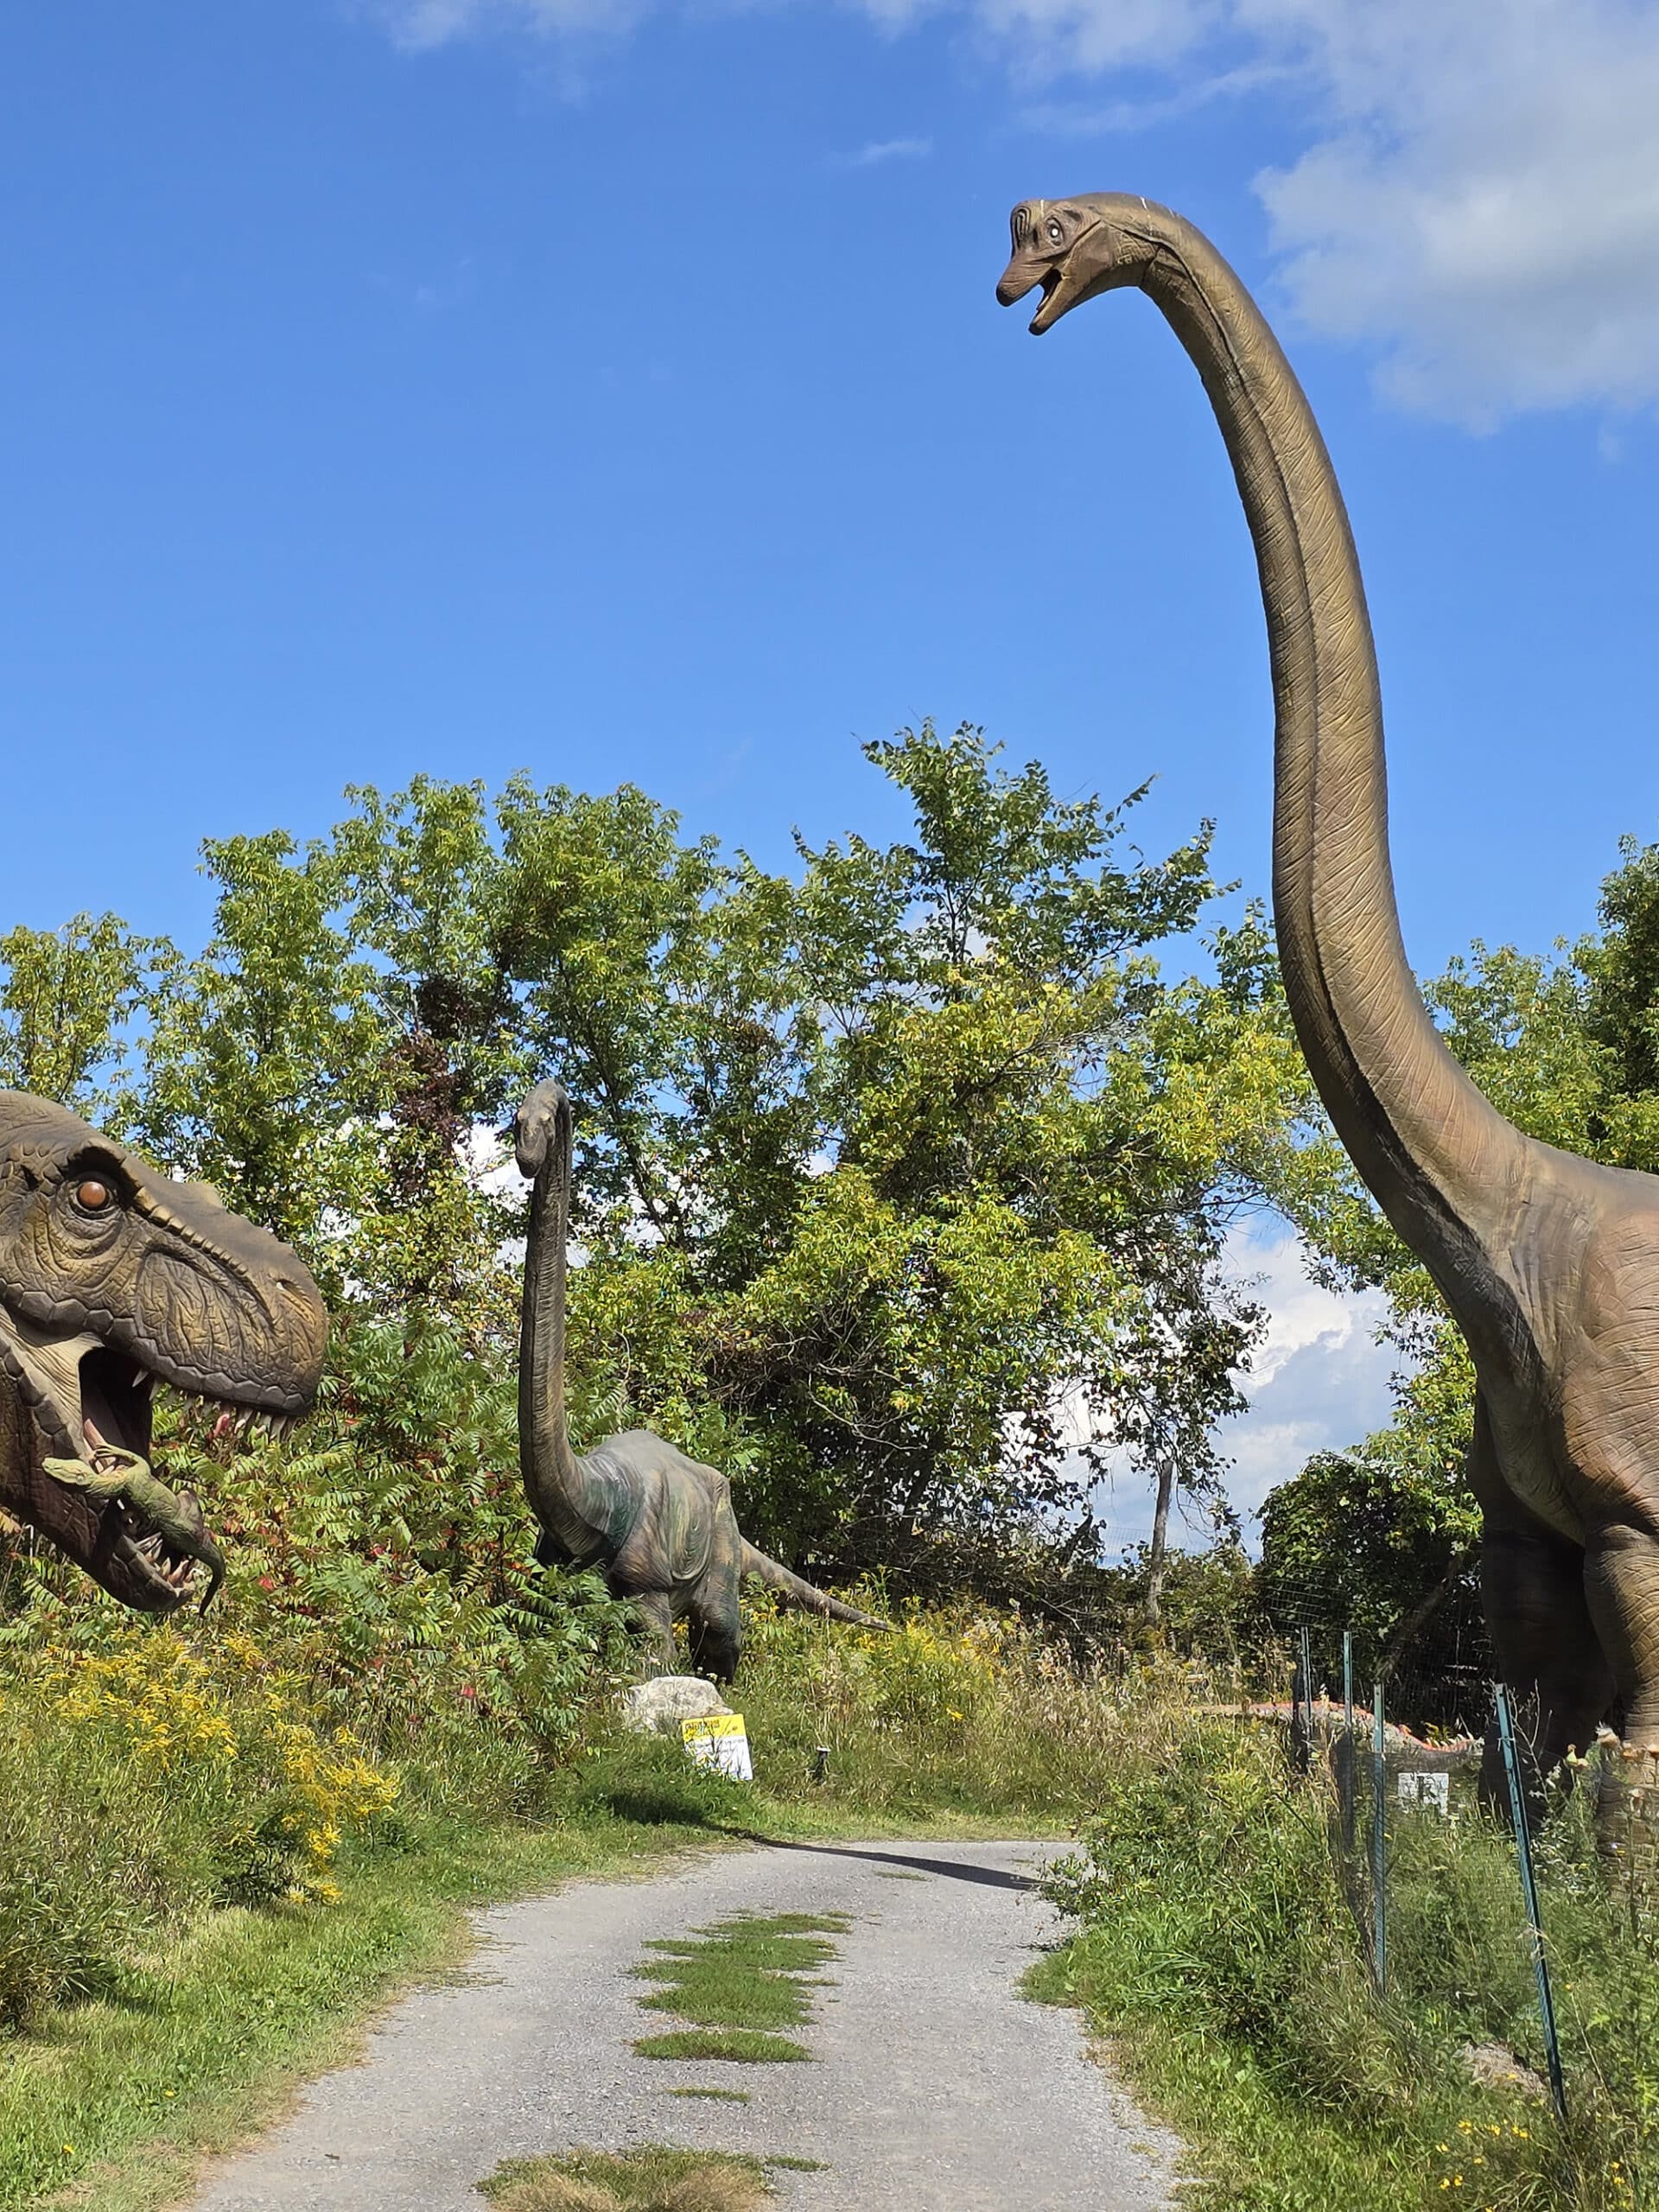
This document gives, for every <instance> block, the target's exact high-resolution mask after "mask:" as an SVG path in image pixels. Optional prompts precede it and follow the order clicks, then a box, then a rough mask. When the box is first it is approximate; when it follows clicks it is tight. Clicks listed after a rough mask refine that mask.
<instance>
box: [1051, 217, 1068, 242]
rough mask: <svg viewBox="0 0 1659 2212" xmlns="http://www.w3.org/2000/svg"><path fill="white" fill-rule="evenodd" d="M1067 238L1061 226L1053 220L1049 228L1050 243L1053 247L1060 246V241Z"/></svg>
mask: <svg viewBox="0 0 1659 2212" xmlns="http://www.w3.org/2000/svg"><path fill="white" fill-rule="evenodd" d="M1048 237H1049V243H1050V244H1051V245H1058V244H1059V242H1060V240H1061V239H1062V238H1064V237H1065V232H1064V231H1063V230H1062V229H1061V228H1060V226H1059V225H1058V223H1056V222H1054V221H1052V220H1051V221H1050V223H1049V226H1048Z"/></svg>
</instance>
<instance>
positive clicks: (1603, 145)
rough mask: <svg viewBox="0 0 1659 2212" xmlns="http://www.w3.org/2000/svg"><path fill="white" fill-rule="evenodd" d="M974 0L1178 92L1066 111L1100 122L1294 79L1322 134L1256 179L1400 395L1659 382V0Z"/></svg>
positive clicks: (1328, 297)
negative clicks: (1383, 1) (1656, 2)
mask: <svg viewBox="0 0 1659 2212" xmlns="http://www.w3.org/2000/svg"><path fill="white" fill-rule="evenodd" d="M966 4H967V5H968V6H969V8H970V9H971V10H972V12H973V14H974V16H975V17H976V21H977V22H978V23H979V25H980V26H981V28H982V29H983V30H984V31H986V32H987V33H988V34H989V35H991V37H992V38H993V39H995V40H996V41H998V42H999V43H1001V45H1003V46H1004V47H1005V48H1007V51H1008V53H1009V54H1010V56H1011V58H1013V59H1014V61H1015V63H1016V66H1017V67H1018V69H1019V71H1020V73H1021V74H1022V75H1025V76H1027V77H1028V76H1030V75H1032V74H1033V73H1035V74H1039V75H1043V76H1046V77H1047V78H1050V79H1058V78H1062V77H1065V76H1066V75H1075V74H1077V73H1085V74H1089V75H1091V76H1099V75H1101V74H1103V73H1113V72H1121V71H1122V69H1123V68H1124V67H1125V66H1126V65H1132V66H1133V67H1134V68H1135V71H1136V73H1137V76H1138V78H1139V79H1142V80H1145V79H1147V75H1148V73H1150V77H1151V81H1152V82H1153V83H1154V84H1157V83H1162V84H1164V85H1166V86H1168V89H1167V90H1166V91H1165V92H1151V93H1147V92H1146V91H1145V90H1144V84H1142V86H1139V87H1137V94H1138V96H1137V97H1135V98H1133V99H1120V100H1117V101H1116V102H1114V103H1112V104H1110V105H1108V106H1107V107H1105V108H1104V109H1103V110H1096V111H1091V110H1090V109H1089V108H1088V107H1086V106H1077V105H1071V106H1070V107H1062V108H1061V109H1060V111H1059V115H1058V120H1059V121H1060V123H1061V127H1063V128H1064V127H1069V128H1070V129H1071V130H1072V131H1074V132H1076V131H1079V130H1082V131H1087V130H1111V131H1114V132H1122V131H1124V130H1131V129H1135V128H1137V127H1145V126H1146V125H1147V124H1154V123H1159V122H1165V121H1167V120H1170V119H1172V118H1175V117H1177V116H1179V115H1180V114H1182V113H1183V112H1185V111H1187V110H1188V109H1190V108H1194V107H1197V106H1198V105H1202V104H1203V103H1205V102H1206V101H1209V100H1212V99H1216V98H1217V97H1219V96H1222V95H1224V94H1227V95H1231V96H1233V97H1238V96H1240V95H1243V94H1245V93H1249V92H1255V91H1256V90H1258V89H1261V88H1262V87H1263V86H1269V87H1272V86H1278V87H1284V86H1292V87H1293V88H1294V90H1295V92H1297V94H1298V97H1299V102H1300V111H1301V113H1300V123H1299V124H1296V125H1294V126H1293V128H1294V129H1296V130H1297V131H1298V135H1299V136H1300V137H1302V138H1303V140H1304V141H1305V143H1304V144H1303V146H1302V148H1301V150H1300V152H1298V153H1296V154H1295V155H1294V156H1292V157H1291V158H1290V159H1289V160H1288V161H1287V162H1285V163H1284V165H1282V166H1281V167H1279V168H1272V169H1268V170H1267V171H1265V172H1264V173H1263V174H1262V175H1261V176H1259V177H1258V179H1257V180H1256V189H1257V192H1258V194H1259V195H1260V197H1261V199H1262V203H1263V205H1264V206H1265V207H1266V209H1267V212H1268V219H1269V222H1270V226H1271V232H1272V242H1273V245H1274V249H1275V251H1277V252H1278V254H1279V255H1280V257H1281V262H1280V276H1281V285H1282V289H1283V292H1284V295H1285V297H1286V299H1287V303H1288V305H1289V307H1290V308H1291V309H1292V311H1293V313H1294V315H1295V317H1296V319H1297V320H1298V321H1300V322H1301V323H1303V324H1304V325H1306V327H1309V328H1311V329H1313V330H1316V331H1319V332H1320V333H1322V334H1325V335H1327V336H1331V337H1334V338H1338V339H1343V340H1357V341H1359V342H1361V343H1363V344H1366V345H1369V346H1372V347H1374V348H1375V349H1376V352H1377V353H1378V356H1379V366H1378V372H1377V376H1378V382H1379V385H1380V386H1381V388H1382V389H1383V391H1384V392H1385V393H1386V394H1387V395H1388V396H1389V397H1390V398H1392V399H1394V400H1395V401H1396V402H1397V403H1398V404H1402V405H1404V406H1408V407H1411V408H1414V409H1416V410H1421V411H1422V412H1424V413H1427V414H1433V415H1437V416H1446V417H1448V418H1450V419H1452V420H1454V421H1458V422H1461V423H1465V424H1466V425H1468V426H1469V427H1471V428H1486V427H1489V426H1491V424H1493V423H1497V422H1499V421H1501V420H1502V419H1503V417H1504V416H1509V415H1512V414H1518V413H1523V412H1526V411H1529V410H1536V409H1541V408H1552V407H1560V406H1564V405H1572V404H1579V403H1584V402H1588V403H1591V404H1598V405H1602V406H1608V407H1612V408H1634V407H1640V406H1646V405H1649V404H1652V403H1653V402H1654V401H1655V400H1656V399H1659V158H1656V154H1655V137H1656V130H1655V118H1656V117H1659V9H1656V8H1655V7H1654V6H1653V5H1652V4H1651V0H1456V4H1455V5H1451V6H1448V5H1447V4H1446V0H1391V4H1389V5H1387V6H1383V5H1380V4H1378V0H1169V4H1160V3H1159V0H1130V4H1123V0H966ZM883 6H884V10H886V9H890V6H891V0H883ZM1124 181H1128V180H1124Z"/></svg>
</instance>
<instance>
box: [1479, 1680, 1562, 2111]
mask: <svg viewBox="0 0 1659 2212" xmlns="http://www.w3.org/2000/svg"><path fill="white" fill-rule="evenodd" d="M1492 1687H1493V1690H1494V1692H1495V1694H1496V1697H1497V1734H1498V1741H1499V1742H1500V1743H1501V1744H1502V1745H1503V1775H1504V1779H1505V1780H1506V1781H1507V1782H1508V1783H1509V1785H1510V1819H1511V1821H1512V1822H1513V1825H1514V1827H1515V1855H1516V1859H1518V1860H1519V1862H1520V1866H1521V1894H1522V1897H1524V1898H1525V1900H1526V1906H1527V1932H1528V1935H1529V1938H1530V1940H1531V1943H1532V1971H1533V1974H1535V1977H1536V1979H1537V1983H1538V2016H1539V2018H1540V2019H1541V2021H1542V2022H1543V2026H1544V2056H1545V2058H1546V2060H1547V2061H1548V2066H1549V2094H1550V2095H1551V2097H1552V2098H1553V2099H1554V2105H1555V2117H1556V2119H1557V2120H1560V2122H1561V2124H1562V2126H1566V2124H1567V2082H1566V2080H1565V2078H1564V2076H1563V2075H1562V2073H1561V2044H1560V2037H1559V2036H1558V2035H1557V2034H1556V2032H1555V1999H1554V1995H1553V1994H1552V1993H1551V1991H1550V1986H1549V1961H1548V1959H1547V1958H1546V1957H1545V1955H1544V1923H1543V1917H1542V1916H1541V1913H1540V1912H1539V1910H1538V1884H1537V1881H1536V1878H1535V1875H1534V1872H1533V1865H1532V1824H1531V1822H1530V1821H1529V1820H1528V1818H1527V1795H1526V1791H1525V1790H1524V1789H1522V1786H1521V1759H1520V1755H1519V1753H1518V1752H1517V1751H1516V1741H1515V1715H1514V1713H1512V1712H1511V1711H1510V1693H1509V1690H1508V1688H1507V1687H1506V1686H1505V1684H1503V1682H1495V1683H1494V1684H1493V1686H1492Z"/></svg>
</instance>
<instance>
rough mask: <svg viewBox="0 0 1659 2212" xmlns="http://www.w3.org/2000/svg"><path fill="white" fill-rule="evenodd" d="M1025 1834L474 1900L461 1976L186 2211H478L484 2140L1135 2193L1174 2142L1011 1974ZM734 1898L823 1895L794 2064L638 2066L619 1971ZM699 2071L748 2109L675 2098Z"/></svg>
mask: <svg viewBox="0 0 1659 2212" xmlns="http://www.w3.org/2000/svg"><path fill="white" fill-rule="evenodd" d="M1045 1855H1046V1847H1044V1846H1040V1845H1035V1844H1029V1843H976V1844H936V1843H916V1844H909V1843H891V1842H882V1843H870V1844H812V1845H785V1846H778V1845H768V1846H765V1847H761V1848H759V1849H756V1850H753V1851H745V1852H741V1853H730V1854H727V1855H722V1856H719V1857H715V1858H709V1859H699V1860H696V1861H691V1862H683V1863H681V1864H680V1865H678V1866H676V1867H674V1868H673V1869H672V1870H671V1872H667V1873H665V1874H663V1875H661V1876H659V1877H658V1878H656V1879H654V1880H652V1881H649V1882H640V1883H626V1884H624V1883H598V1882H586V1883H581V1884H576V1885H572V1886H570V1887H569V1888H567V1889H563V1890H561V1891H557V1892H556V1893H555V1894H554V1895H551V1896H549V1897H536V1898H531V1899H529V1900H527V1901H525V1902H524V1903H522V1904H512V1905H505V1906H500V1907H498V1908H496V1909H494V1910H491V1911H489V1912H486V1913H485V1914H483V1915H482V1916H481V1917H480V1936H481V1939H482V1941H481V1942H480V1948H479V1950H478V1952H477V1954H476V1955H475V1956H474V1961H473V1964H472V1968H471V1971H470V1972H469V1973H468V1974H466V1975H465V1976H463V1977H461V1978H460V1979H459V1980H456V1981H454V1982H453V1983H450V1984H447V1985H445V1986H440V1987H436V1988H431V1989H424V1990H421V1991H418V1992H416V1994H414V1995H413V1996H411V1997H410V1998H408V1999H405V2000H404V2002H403V2003H402V2004H400V2005H397V2008H396V2009H395V2010H394V2011H393V2012H391V2013H389V2014H388V2015H387V2017H386V2018H385V2021H384V2022H383V2023H382V2024H381V2025H380V2026H379V2028H378V2030H377V2031H375V2032H374V2034H373V2035H372V2037H371V2039H370V2043H369V2046H368V2050H367V2051H366V2054H365V2059H364V2062H363V2063H362V2064H360V2065H358V2066H354V2067H347V2068H343V2069H340V2071H339V2072H337V2073H334V2074H329V2075H325V2076H324V2077H323V2079H322V2080H321V2081H320V2082H316V2083H315V2084H314V2085H313V2087H312V2088H310V2089H308V2091H307V2092H306V2093H305V2095H304V2097H303V2099H302V2102H301V2104H300V2107H299V2108H298V2110H297V2111H296V2113H295V2115H294V2117H293V2118H292V2119H291V2120H289V2122H288V2123H287V2125H285V2126H283V2127H281V2128H278V2129H277V2130H276V2131H275V2132H274V2133H271V2134H270V2135H269V2136H267V2137H265V2138H264V2139H263V2140H262V2141H261V2142H259V2143H258V2144H257V2145H254V2146H253V2147H252V2148H251V2150H248V2151H245V2152H242V2153H241V2154H240V2155H239V2156H238V2157H236V2158H232V2159H230V2160H228V2161H226V2163H225V2164H223V2165H222V2166H221V2167H220V2168H219V2170H218V2171H217V2173H216V2174H215V2175H214V2176H213V2177H212V2178H211V2179H210V2181H209V2182H208V2183H207V2186H206V2187H205V2188H203V2189H202V2190H200V2193H199V2194H198V2195H197V2196H196V2197H195V2198H194V2203H193V2212H267V2208H270V2212H277V2208H281V2212H298V2208H301V2207H305V2208H314V2207H315V2208H317V2212H321V2208H324V2207H327V2208H328V2212H483V2200H482V2199H481V2198H480V2197H479V2196H476V2195H474V2183H477V2182H478V2181H479V2180H480V2179H481V2178H482V2177H484V2176H485V2175H486V2174H488V2173H490V2172H491V2171H493V2169H494V2168H495V2166H496V2165H497V2164H499V2161H500V2160H501V2159H503V2158H524V2157H529V2156H534V2155H536V2154H538V2153H542V2152H551V2151H558V2150H562V2149H568V2148H571V2147H574V2146H575V2145H594V2146H598V2147H602V2148H612V2149H614V2148H621V2147H625V2146H626V2145H628V2144H630V2143H642V2142H658V2143H664V2142H666V2143H681V2144H686V2145H698V2146H703V2147H707V2148H709V2149H715V2150H728V2151H747V2152H754V2153H756V2154H757V2155H760V2156H762V2157H764V2156H766V2154H767V2153H768V2152H781V2153H784V2154H786V2155H788V2156H791V2157H794V2158H816V2159H820V2160H822V2161H823V2162H824V2164H825V2167H826V2169H827V2170H826V2171H823V2172H818V2173H788V2172H785V2173H782V2174H780V2175H779V2177H778V2182H779V2198H780V2201H781V2202H782V2204H784V2205H785V2206H787V2207H789V2208H791V2212H795V2208H800V2212H1077V2208H1079V2207H1084V2206H1086V2207H1090V2208H1094V2207H1098V2208H1101V2212H1154V2208H1161V2207H1166V2206H1169V2205H1171V2204H1172V2203H1173V2197H1172V2196H1171V2194H1170V2181H1171V2176H1172V2173H1173V2162H1174V2149H1175V2146H1174V2145H1172V2144H1171V2143H1170V2142H1169V2140H1168V2139H1167V2138H1166V2137H1165V2136H1163V2135H1161V2134H1160V2133H1159V2132H1158V2131H1157V2130H1156V2129H1154V2127H1153V2126H1150V2124H1148V2123H1147V2122H1146V2121H1145V2120H1142V2119H1141V2118H1140V2117H1139V2115H1137V2114H1136V2113H1135V2111H1134V2109H1133V2108H1132V2107H1130V2106H1129V2104H1128V2101H1127V2100H1126V2099H1125V2098H1124V2096H1123V2095H1122V2093H1121V2092H1118V2091H1115V2090H1114V2089H1113V2088H1112V2087H1111V2085H1110V2083H1109V2081H1108V2079H1107V2077H1106V2076H1105V2075H1103V2073H1102V2072H1101V2070H1100V2069H1098V2068H1097V2067H1096V2066H1094V2065H1092V2064H1091V2063H1090V2062H1089V2061H1088V2060H1087V2059H1086V2058H1085V2057H1084V2051H1083V2043H1082V2036H1081V2031H1080V2027H1079V2023H1078V2019H1077V2015H1076V2014H1075V2013H1072V2012H1059V2011H1055V2010H1052V2009H1051V2008H1050V2007H1048V2006H1046V2005H1033V2004H1029V2003H1027V2001H1026V2000H1025V1999H1022V1998H1021V1997H1020V1996H1019V1994H1018V1993H1017V1985H1018V1982H1019V1979H1020V1974H1021V1973H1022V1971H1023V1970H1024V1968H1025V1967H1026V1966H1027V1963H1028V1962H1029V1961H1030V1959H1031V1957H1032V1955H1033V1948H1034V1947H1035V1946H1036V1945H1038V1944H1039V1943H1041V1942H1045V1941H1046V1940H1048V1939H1049V1938H1050V1937H1051V1936H1052V1935H1053V1933H1054V1932H1055V1923H1054V1920H1053V1916H1052V1913H1051V1912H1050V1910H1049V1909H1048V1908H1047V1907H1046V1905H1044V1904H1042V1902H1041V1901H1040V1900H1039V1898H1038V1897H1035V1896H1034V1895H1033V1892H1032V1891H1031V1890H1030V1888H1029V1886H1028V1881H1027V1878H1028V1875H1029V1873H1030V1872H1031V1870H1032V1869H1033V1867H1035V1866H1038V1865H1039V1864H1040V1862H1041V1860H1042V1859H1043V1858H1044V1857H1045ZM733 1911H753V1912H764V1913H772V1912H784V1911H817V1912H829V1911H843V1912H847V1913H849V1914H850V1915H851V1916H852V1917H853V1925H852V1927H851V1928H850V1929H849V1932H848V1934H847V1935H846V1936H844V1937H843V1938H841V1939H840V1941H839V1951H840V1956H839V1960H838V1962H837V1963H836V1965H835V1966H834V1967H831V1968H829V1973H830V1974H832V1975H833V1976H834V1977H835V1981H836V1986H835V1987H833V1988H830V1989H826V1990H824V1991H823V1992H822V1997H823V2004H822V2005H821V2007H820V2009H819V2011H818V2012H817V2018H815V2020H814V2022H813V2024H812V2025H811V2026H810V2028H808V2029H807V2030H806V2031H804V2040H805V2041H806V2042H807V2043H808V2044H810V2047H811V2050H812V2052H813V2056H814V2058H815V2060H816V2061H817V2063H815V2064H811V2065H786V2066H777V2065H772V2066H750V2067H737V2066H734V2065H730V2064H722V2063H709V2062H707V2061H704V2062H701V2063H686V2062H683V2061H666V2062H665V2061H663V2060H648V2059H642V2058H640V2057H638V2056H636V2055H635V2053H634V2051H633V2050H632V2047H631V2046H632V2041H633V2038H634V2037H636V2036H639V2035H642V2034H651V2033H656V2032H660V2031H662V2030H663V2029H664V2028H666V2027H670V2026H671V2025H672V2023H671V2022H670V2021H666V2020H664V2018H663V2017H662V2015H661V2014H660V2013H641V2012H639V2010H638V2008H637V2005H636V2003H635V1999H636V1998H637V1997H639V1995H641V1994H643V1988H642V1985H641V1984H640V1983H639V1982H638V1981H637V1980H632V1978H631V1977H630V1975H629V1973H628V1969H629V1968H630V1967H632V1966H633V1965H635V1964H636V1963H637V1962H638V1961H639V1955H640V1947H641V1945H642V1944H643V1943H644V1942H646V1941H647V1940H648V1939H649V1938H650V1937H652V1936H678V1935H682V1934H683V1933H684V1932H685V1931H686V1930H687V1929H690V1928H692V1927H695V1926H697V1925H699V1924H701V1923H704V1922H707V1921H709V1920H712V1919H714V1918H715V1917H717V1916H720V1915H721V1914H723V1913H728V1912H733ZM692 2084H696V2085H700V2086H721V2087H734V2088H743V2089H746V2090H747V2091H748V2092H749V2094H750V2098H751V2101H750V2102H749V2103H748V2104H747V2105H744V2104H732V2103H723V2102H722V2103H713V2102H705V2101H702V2100H698V2099H690V2098H683V2097H674V2096H671V2095H670V2094H669V2091H670V2090H671V2088H683V2087H686V2086H689V2085H692Z"/></svg>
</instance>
